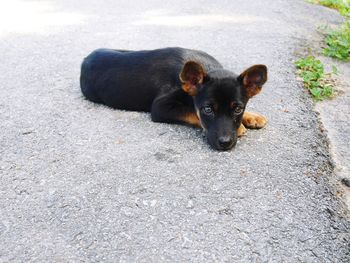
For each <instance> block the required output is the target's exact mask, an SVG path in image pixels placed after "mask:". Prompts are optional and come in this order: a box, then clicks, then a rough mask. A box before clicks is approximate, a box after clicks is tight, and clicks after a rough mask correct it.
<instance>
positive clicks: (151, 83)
mask: <svg viewBox="0 0 350 263" xmlns="http://www.w3.org/2000/svg"><path fill="white" fill-rule="evenodd" d="M266 74H267V72H266V67H265V66H263V65H257V66H254V67H251V68H249V69H248V70H246V71H245V72H243V73H242V74H241V75H239V76H238V75H235V74H234V73H232V72H230V71H228V70H225V69H224V68H223V67H222V65H221V64H220V63H219V62H218V61H217V60H216V59H214V58H213V57H212V56H210V55H208V54H206V53H204V52H201V51H196V50H189V49H183V48H165V49H157V50H150V51H125V50H111V49H98V50H95V51H94V52H92V53H91V54H90V55H89V56H88V57H86V58H85V60H84V61H83V64H82V68H81V77H80V85H81V90H82V92H83V94H84V95H85V97H86V98H87V99H89V100H91V101H93V102H97V103H102V104H105V105H107V106H110V107H112V108H118V109H124V110H134V111H147V112H151V116H152V120H153V121H155V122H166V123H188V124H191V125H196V126H201V127H203V128H204V129H205V130H206V131H207V134H208V141H209V143H210V144H211V145H212V146H213V147H214V148H216V149H219V150H227V149H229V148H232V147H233V146H234V144H235V143H236V141H237V135H238V136H239V135H241V134H242V133H244V130H245V129H244V126H243V125H242V124H241V122H242V118H243V123H245V122H246V123H245V125H246V126H248V127H250V128H261V127H262V126H264V125H265V123H266V119H265V118H264V117H262V116H259V115H251V114H248V113H245V114H244V115H243V112H244V109H245V106H246V104H247V102H248V100H249V98H250V97H252V96H254V95H255V94H256V93H258V92H259V91H260V89H261V86H262V84H264V82H265V81H266V78H267V75H266ZM245 116H246V118H245ZM245 119H246V121H245ZM249 123H250V124H249Z"/></svg>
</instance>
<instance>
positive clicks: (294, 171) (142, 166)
mask: <svg viewBox="0 0 350 263" xmlns="http://www.w3.org/2000/svg"><path fill="white" fill-rule="evenodd" d="M7 2H9V3H5V1H3V2H1V4H0V10H1V11H0V13H1V16H0V17H1V18H0V20H1V23H0V24H1V27H0V29H1V31H0V51H1V63H0V72H1V74H0V83H1V96H0V116H1V122H0V129H1V137H0V150H1V157H0V158H1V160H0V169H1V177H0V180H1V181H0V182H1V184H0V240H1V242H0V262H28V261H31V262H78V261H83V262H118V261H119V262H215V261H218V262H223V261H226V262H346V261H347V260H349V259H350V258H349V257H350V256H349V240H350V238H349V230H350V227H349V223H347V222H346V221H345V220H343V219H342V218H341V217H340V215H341V213H342V210H341V207H340V205H339V203H338V202H337V200H336V198H335V197H334V196H333V194H332V193H333V192H334V189H333V188H332V186H331V184H330V178H331V177H332V166H331V163H330V159H329V155H328V151H327V148H326V146H325V143H324V142H325V139H324V134H322V133H321V132H320V131H319V128H318V120H317V116H316V114H314V113H313V112H312V103H311V102H310V100H309V98H308V95H307V94H305V93H304V91H303V89H302V88H301V87H300V85H299V84H298V83H297V82H296V80H295V75H294V68H293V65H292V62H293V60H294V59H295V58H294V52H295V51H296V50H297V49H298V47H299V46H300V45H302V44H303V43H304V40H305V39H309V38H310V37H312V34H313V33H314V29H315V24H319V23H322V22H324V21H330V22H339V21H340V18H339V17H338V16H337V15H336V13H335V12H333V11H332V10H329V9H326V8H323V7H318V6H311V5H309V4H307V3H304V2H303V1H282V0H266V1H254V0H249V1H247V0H237V1H219V2H220V4H219V2H218V1H208V0H204V1H176V3H175V2H170V1H158V0H152V1H114V0H113V1H112V0H110V1H93V0H86V1H68V0H64V1H58V0H57V1H45V2H32V1H26V2H25V4H24V5H21V6H19V7H17V6H16V4H17V3H19V2H18V1H7ZM102 2H103V3H102ZM165 46H183V47H188V48H196V49H201V50H205V51H207V52H208V53H210V54H212V55H214V56H215V57H216V58H218V60H219V61H221V62H222V63H223V64H224V65H225V66H226V67H227V68H229V69H231V70H233V71H236V72H240V71H242V70H244V69H245V68H246V67H248V66H250V65H252V64H254V63H264V64H266V65H267V66H268V67H269V69H270V79H269V82H268V83H267V84H266V86H265V88H264V91H263V92H262V94H261V95H259V96H257V97H256V98H255V99H254V100H253V101H252V102H251V103H250V106H249V108H250V109H251V110H254V111H258V112H261V113H264V114H266V115H267V117H268V118H269V120H270V121H269V124H268V126H267V127H266V128H265V129H263V130H259V131H249V133H248V135H247V136H246V137H244V138H242V139H240V140H239V143H238V145H237V147H236V148H235V149H234V150H233V151H230V152H222V153H219V152H216V151H213V150H211V149H209V148H208V145H207V143H206V142H205V140H204V138H203V136H202V134H201V132H200V131H199V130H196V129H192V128H188V127H182V126H177V125H166V124H155V123H152V122H151V121H150V116H149V115H148V114H146V113H136V112H123V111H117V110H111V109H109V108H106V107H103V106H99V105H94V104H92V103H90V102H88V101H86V100H84V99H83V98H82V96H81V93H80V90H79V82H78V78H79V66H80V63H81V60H82V59H83V57H84V56H85V55H87V54H88V53H89V52H90V51H91V50H92V49H95V48H98V47H111V48H127V49H152V48H158V47H165Z"/></svg>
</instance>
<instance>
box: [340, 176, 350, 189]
mask: <svg viewBox="0 0 350 263" xmlns="http://www.w3.org/2000/svg"><path fill="white" fill-rule="evenodd" d="M341 183H342V184H343V185H345V186H347V187H350V179H349V178H343V179H341Z"/></svg>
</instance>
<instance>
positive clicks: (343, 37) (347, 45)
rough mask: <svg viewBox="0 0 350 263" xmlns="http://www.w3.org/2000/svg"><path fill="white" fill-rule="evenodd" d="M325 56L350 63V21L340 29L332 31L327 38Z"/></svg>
mask: <svg viewBox="0 0 350 263" xmlns="http://www.w3.org/2000/svg"><path fill="white" fill-rule="evenodd" d="M325 44H326V47H325V48H324V49H323V54H325V55H326V56H329V57H333V58H337V59H340V60H343V61H350V20H348V21H346V22H344V23H343V24H342V25H341V26H340V27H339V28H337V29H335V30H330V31H329V32H328V34H327V36H326V38H325Z"/></svg>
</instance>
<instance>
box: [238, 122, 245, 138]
mask: <svg viewBox="0 0 350 263" xmlns="http://www.w3.org/2000/svg"><path fill="white" fill-rule="evenodd" d="M246 133H247V129H246V128H245V127H244V125H243V124H242V123H241V126H239V128H238V130H237V136H238V137H241V136H243V135H245V134H246Z"/></svg>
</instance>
